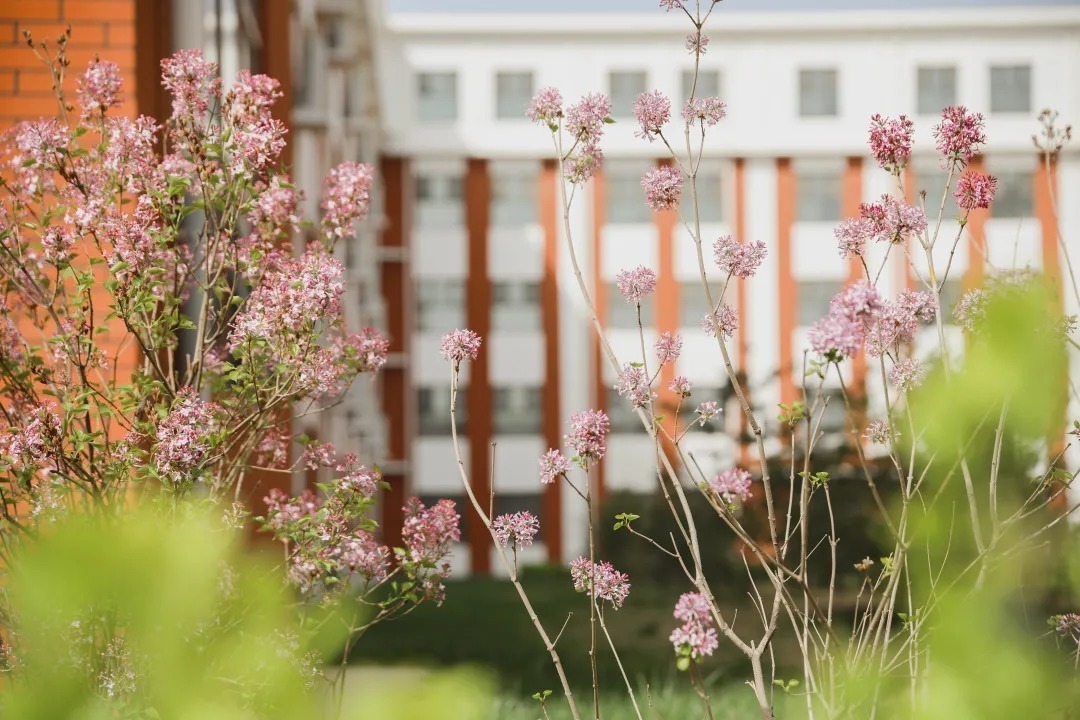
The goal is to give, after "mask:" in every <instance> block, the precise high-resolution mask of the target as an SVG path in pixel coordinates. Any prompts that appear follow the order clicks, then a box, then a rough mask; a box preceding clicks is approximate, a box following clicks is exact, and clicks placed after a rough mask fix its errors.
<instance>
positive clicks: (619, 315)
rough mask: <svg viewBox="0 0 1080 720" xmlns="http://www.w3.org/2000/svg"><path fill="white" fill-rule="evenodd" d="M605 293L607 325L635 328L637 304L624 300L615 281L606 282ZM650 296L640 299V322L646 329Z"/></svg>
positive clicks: (650, 322)
mask: <svg viewBox="0 0 1080 720" xmlns="http://www.w3.org/2000/svg"><path fill="white" fill-rule="evenodd" d="M607 293H608V295H607V326H608V327H609V328H612V329H615V330H637V327H638V317H637V306H636V305H634V304H633V303H629V302H627V301H626V298H624V297H623V296H622V293H620V292H619V286H618V285H617V284H616V283H609V284H608V286H607ZM652 298H653V296H652V295H650V296H649V297H647V298H645V299H644V300H642V301H641V324H642V326H643V327H644V328H646V329H648V328H649V327H650V326H651V325H652V323H653V317H654V316H653V300H652ZM702 314H704V313H702Z"/></svg>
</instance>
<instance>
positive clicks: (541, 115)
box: [525, 87, 563, 130]
mask: <svg viewBox="0 0 1080 720" xmlns="http://www.w3.org/2000/svg"><path fill="white" fill-rule="evenodd" d="M562 104H563V99H562V95H561V94H560V93H559V90H558V88H553V87H544V88H540V91H539V92H538V93H536V95H535V96H534V97H533V99H532V102H530V103H529V107H528V109H526V110H525V116H526V117H528V118H529V119H530V120H532V121H533V122H535V123H543V124H545V125H548V126H553V125H555V123H556V122H558V119H559V118H561V117H562V115H563V109H562ZM552 129H553V130H554V129H555V128H554V127H552Z"/></svg>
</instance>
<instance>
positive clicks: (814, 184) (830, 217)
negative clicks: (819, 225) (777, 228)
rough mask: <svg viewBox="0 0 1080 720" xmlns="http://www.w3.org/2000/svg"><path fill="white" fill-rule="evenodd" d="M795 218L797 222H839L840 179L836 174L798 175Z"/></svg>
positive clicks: (809, 173) (806, 173) (810, 173)
mask: <svg viewBox="0 0 1080 720" xmlns="http://www.w3.org/2000/svg"><path fill="white" fill-rule="evenodd" d="M797 182H798V189H797V190H796V193H795V198H796V208H795V212H796V217H795V219H796V220H798V221H799V222H837V221H839V220H840V178H839V176H838V175H837V174H836V173H813V172H803V173H799V175H798V179H797Z"/></svg>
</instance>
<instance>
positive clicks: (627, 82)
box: [608, 71, 648, 118]
mask: <svg viewBox="0 0 1080 720" xmlns="http://www.w3.org/2000/svg"><path fill="white" fill-rule="evenodd" d="M647 84H648V76H647V75H646V74H645V73H644V72H624V71H616V72H613V73H610V74H609V75H608V85H609V87H610V90H611V115H612V117H617V118H632V117H634V101H635V100H637V97H638V95H640V94H641V93H643V92H645V90H646V87H645V86H646V85H647Z"/></svg>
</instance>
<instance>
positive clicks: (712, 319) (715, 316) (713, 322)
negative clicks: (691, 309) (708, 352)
mask: <svg viewBox="0 0 1080 720" xmlns="http://www.w3.org/2000/svg"><path fill="white" fill-rule="evenodd" d="M701 327H702V328H703V329H704V330H705V334H706V335H709V336H711V337H719V338H731V337H734V335H735V333H736V331H738V329H739V314H738V313H737V312H735V308H733V307H731V306H730V305H728V304H727V303H720V307H719V308H718V309H717V310H716V312H711V313H709V314H708V315H706V316H705V317H704V318H703V319H702V321H701Z"/></svg>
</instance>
